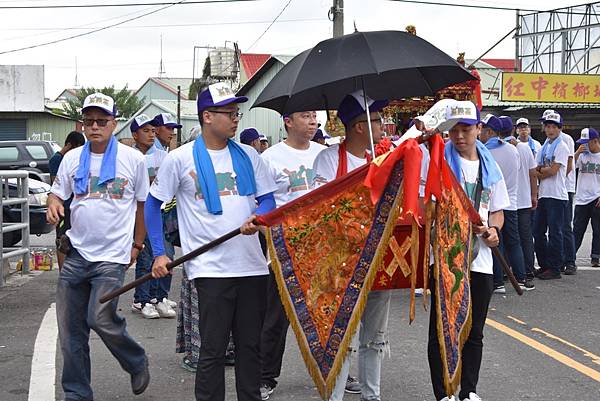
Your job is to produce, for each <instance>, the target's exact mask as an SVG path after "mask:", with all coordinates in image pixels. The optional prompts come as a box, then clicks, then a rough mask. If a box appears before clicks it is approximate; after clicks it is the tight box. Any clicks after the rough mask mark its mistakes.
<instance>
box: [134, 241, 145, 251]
mask: <svg viewBox="0 0 600 401" xmlns="http://www.w3.org/2000/svg"><path fill="white" fill-rule="evenodd" d="M131 246H132V247H133V248H135V249H137V250H138V251H142V250H143V249H144V244H141V245H140V244H136V243H135V242H134V243H133V244H131Z"/></svg>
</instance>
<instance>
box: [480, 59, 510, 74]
mask: <svg viewBox="0 0 600 401" xmlns="http://www.w3.org/2000/svg"><path fill="white" fill-rule="evenodd" d="M481 61H484V62H486V63H488V64H490V65H492V66H494V67H496V68H499V69H501V70H503V71H514V70H515V60H514V59H510V58H483V59H481Z"/></svg>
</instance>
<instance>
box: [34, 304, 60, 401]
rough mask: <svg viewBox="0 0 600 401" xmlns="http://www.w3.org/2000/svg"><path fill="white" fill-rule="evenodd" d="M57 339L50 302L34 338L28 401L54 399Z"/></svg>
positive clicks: (52, 306)
mask: <svg viewBox="0 0 600 401" xmlns="http://www.w3.org/2000/svg"><path fill="white" fill-rule="evenodd" d="M57 339H58V322H57V321H56V304H51V305H50V307H49V308H48V310H47V311H46V314H45V315H44V319H43V320H42V324H41V325H40V328H39V330H38V333H37V336H36V338H35V346H34V348H33V358H32V359H31V378H30V379H29V401H47V400H50V399H51V400H54V394H55V391H56V390H55V382H56V365H55V362H56V341H57Z"/></svg>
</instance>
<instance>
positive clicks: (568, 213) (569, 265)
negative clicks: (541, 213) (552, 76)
mask: <svg viewBox="0 0 600 401" xmlns="http://www.w3.org/2000/svg"><path fill="white" fill-rule="evenodd" d="M551 113H554V110H546V111H544V114H543V115H542V121H543V118H544V117H545V116H547V115H549V114H551ZM561 128H562V123H561ZM560 137H561V138H562V141H563V142H564V143H565V145H567V148H568V149H569V159H568V160H567V177H566V180H565V183H566V186H567V194H568V199H567V203H566V204H565V212H564V220H563V227H562V232H563V250H562V254H563V265H562V267H561V271H562V272H563V273H564V274H565V275H573V274H576V273H577V266H576V265H575V257H576V255H575V237H574V236H573V226H572V222H573V198H574V197H575V161H574V155H575V142H574V141H573V138H571V135H569V134H566V133H564V132H563V131H562V130H561V131H560Z"/></svg>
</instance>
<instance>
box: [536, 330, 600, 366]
mask: <svg viewBox="0 0 600 401" xmlns="http://www.w3.org/2000/svg"><path fill="white" fill-rule="evenodd" d="M531 331H536V332H538V333H541V334H543V335H545V336H546V337H548V338H551V339H553V340H556V341H559V342H561V343H563V344H565V345H568V346H569V347H571V348H574V349H576V350H577V351H579V352H581V353H582V354H583V355H585V356H587V357H588V358H590V359H591V360H592V362H594V363H595V364H598V365H600V356H598V355H596V354H593V353H591V352H590V351H587V350H585V349H583V348H581V347H580V346H578V345H575V344H572V343H570V342H568V341H567V340H563V339H562V338H560V337H558V336H555V335H554V334H551V333H548V332H546V331H544V330H542V329H538V328H537V327H534V328H533V329H531Z"/></svg>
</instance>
